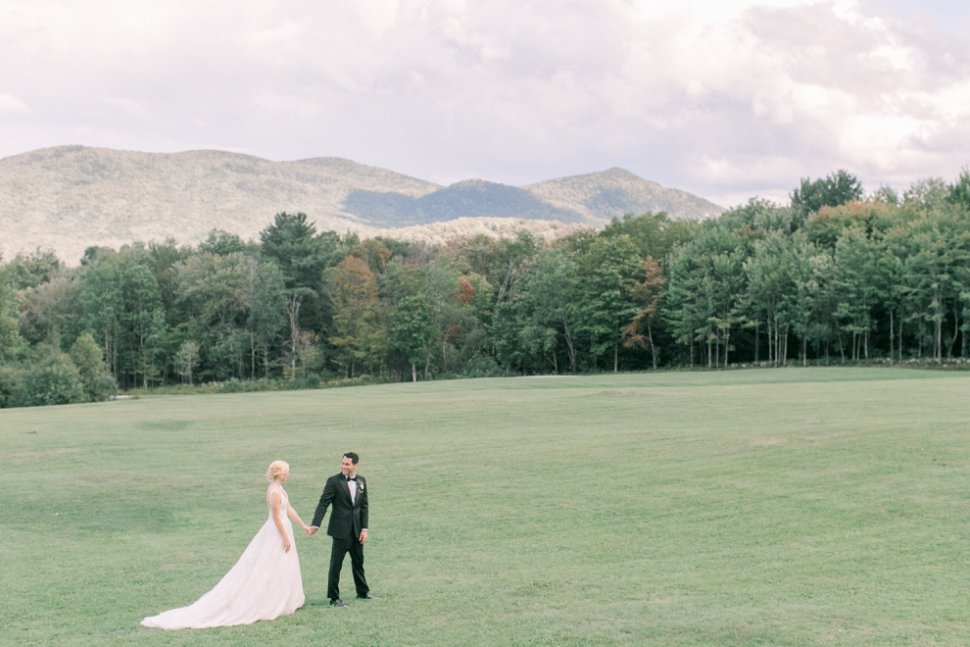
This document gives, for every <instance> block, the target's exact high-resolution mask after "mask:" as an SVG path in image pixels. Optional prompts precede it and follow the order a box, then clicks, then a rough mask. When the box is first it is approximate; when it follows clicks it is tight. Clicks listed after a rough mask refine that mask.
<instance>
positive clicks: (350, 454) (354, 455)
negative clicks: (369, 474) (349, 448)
mask: <svg viewBox="0 0 970 647" xmlns="http://www.w3.org/2000/svg"><path fill="white" fill-rule="evenodd" d="M344 457H345V458H349V459H350V462H351V463H353V464H354V465H356V464H357V461H359V460H360V456H358V455H357V453H356V452H347V453H345V454H344Z"/></svg>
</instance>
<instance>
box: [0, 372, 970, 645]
mask: <svg viewBox="0 0 970 647" xmlns="http://www.w3.org/2000/svg"><path fill="white" fill-rule="evenodd" d="M968 392H970V375H967V374H965V373H960V374H948V373H942V372H917V371H907V370H898V369H831V370H830V369H785V370H761V371H744V372H723V373H656V374H644V375H620V376H600V377H577V378H546V379H542V378H535V379H529V378H518V379H495V380H468V381H455V382H429V383H419V384H416V385H413V384H395V385H384V386H372V387H358V388H347V389H330V390H321V391H297V392H287V393H266V394H242V395H220V396H195V397H192V396H183V397H148V398H142V399H138V400H126V401H116V402H110V403H103V404H93V405H80V406H66V407H50V408H43V409H19V410H3V411H0V485H2V492H3V514H2V516H0V568H2V583H3V586H2V587H0V627H2V628H0V644H10V645H78V646H80V645H93V644H99V645H188V644H192V645H203V646H207V645H241V644H252V645H255V644H283V643H284V642H285V643H286V644H328V645H336V644H345V645H347V644H355V645H393V646H398V645H422V646H426V647H434V646H442V647H443V646H449V647H450V646H454V645H516V646H518V645H522V646H525V645H601V646H607V645H664V646H677V645H684V646H686V645H696V646H701V645H703V646H709V645H726V646H727V645H737V646H741V645H744V646H747V645H792V646H795V645H853V646H856V645H873V646H876V645H878V646H880V647H883V646H886V645H963V644H966V639H967V637H968V636H970V607H968V604H967V583H968V582H970V561H968V560H970V551H968V548H970V539H968V537H970V520H968V519H970V516H968V514H967V510H968V505H967V504H968V502H970V495H968V492H970V443H968V433H967V432H968V420H970V399H968V398H967V394H968ZM350 449H353V450H356V451H358V452H359V453H360V454H361V460H362V462H361V473H363V474H365V475H366V476H367V477H368V484H369V486H370V488H371V507H372V510H371V524H370V525H371V529H372V538H371V541H370V543H369V544H368V547H367V564H366V565H367V572H368V577H369V580H370V582H371V586H372V588H373V590H374V592H375V594H377V595H380V596H381V597H382V599H381V600H380V601H377V602H363V603H361V602H357V603H354V602H351V606H350V607H349V608H347V609H331V608H329V607H328V606H327V605H326V599H325V593H326V563H327V556H328V552H329V538H327V537H325V536H319V535H318V536H317V537H314V538H307V537H306V536H304V535H299V536H298V538H297V547H298V550H299V551H300V558H301V563H302V566H303V578H304V585H305V588H306V590H307V595H308V604H307V606H306V607H304V608H303V609H301V610H300V611H298V612H297V613H296V614H295V615H293V616H290V617H287V618H282V619H278V620H275V621H272V622H261V623H256V624H254V625H250V626H246V627H236V628H220V629H210V630H197V631H188V632H186V631H182V632H173V633H168V632H160V631H157V630H148V629H144V628H142V627H140V626H139V625H138V623H139V621H140V620H141V618H142V617H143V616H146V615H151V614H154V613H157V612H158V611H161V610H164V609H167V608H171V607H174V606H181V605H184V604H188V603H190V602H192V601H194V600H195V599H196V598H197V597H198V596H199V595H201V594H202V593H203V592H205V591H206V590H208V589H209V588H210V587H211V586H212V585H213V584H214V583H215V582H216V581H217V580H218V579H219V578H220V577H221V576H222V575H223V574H224V573H225V572H226V570H228V568H229V567H230V566H232V564H233V563H234V561H235V560H236V558H237V557H238V556H239V554H240V553H241V551H242V549H243V548H244V547H245V545H246V544H247V542H248V541H249V540H250V538H251V537H252V535H253V534H254V533H255V532H256V530H257V529H258V528H259V526H260V525H261V523H262V522H263V520H264V518H265V514H266V512H265V509H264V505H263V492H264V488H265V483H264V481H263V479H262V474H263V472H264V470H265V468H266V465H267V464H268V463H269V462H270V461H271V460H273V459H275V458H282V459H285V460H287V461H289V462H290V464H291V467H292V474H293V478H292V480H291V482H290V484H289V486H288V490H289V492H290V499H291V501H292V502H293V504H294V505H295V506H296V508H297V510H298V511H299V512H300V514H301V515H302V516H303V517H304V519H307V520H309V518H310V517H311V516H312V513H313V507H314V505H315V503H316V499H317V497H318V496H319V491H320V488H321V487H322V484H323V481H324V479H325V477H326V476H328V475H329V474H333V473H335V472H336V471H337V470H338V463H339V457H340V454H341V453H342V452H343V451H346V450H350ZM349 571H350V569H349V564H348V566H347V567H346V568H345V569H344V579H343V583H342V586H343V588H344V589H345V590H347V591H352V583H351V581H350V572H349Z"/></svg>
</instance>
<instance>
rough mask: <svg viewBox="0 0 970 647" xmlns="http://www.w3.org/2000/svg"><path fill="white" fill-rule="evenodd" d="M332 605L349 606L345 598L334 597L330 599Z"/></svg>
mask: <svg viewBox="0 0 970 647" xmlns="http://www.w3.org/2000/svg"><path fill="white" fill-rule="evenodd" d="M330 606H332V607H345V606H347V603H346V602H344V601H343V600H341V599H340V598H334V599H333V600H330Z"/></svg>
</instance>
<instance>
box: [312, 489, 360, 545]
mask: <svg viewBox="0 0 970 647" xmlns="http://www.w3.org/2000/svg"><path fill="white" fill-rule="evenodd" d="M327 508H332V510H331V512H330V523H329V524H328V525H327V534H328V535H330V536H331V537H340V538H345V537H350V536H353V537H355V538H359V537H360V531H361V530H363V529H364V528H367V527H368V526H367V480H366V479H365V478H364V477H363V476H361V475H360V474H358V475H357V497H356V499H355V500H354V501H353V502H351V500H350V486H349V485H348V484H347V479H345V478H344V475H343V474H334V475H333V476H331V477H330V478H328V479H327V483H326V484H325V485H324V486H323V494H321V495H320V502H319V503H318V504H317V511H316V512H315V513H314V514H313V523H311V524H310V525H311V526H316V527H317V528H319V527H320V523H321V522H322V521H323V518H324V516H326V514H327Z"/></svg>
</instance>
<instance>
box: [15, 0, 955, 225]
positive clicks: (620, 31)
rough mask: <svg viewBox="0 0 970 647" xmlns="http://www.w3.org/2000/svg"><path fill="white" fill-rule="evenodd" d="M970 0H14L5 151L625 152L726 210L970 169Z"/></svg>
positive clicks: (535, 172)
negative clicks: (833, 185)
mask: <svg viewBox="0 0 970 647" xmlns="http://www.w3.org/2000/svg"><path fill="white" fill-rule="evenodd" d="M968 28H970V3H962V2H957V1H956V0H828V1H822V2H819V1H815V0H701V1H696V2H694V1H691V0H669V1H668V0H533V1H530V0H313V1H312V2H311V1H305V0H280V1H270V0H226V1H222V0H205V1H202V2H200V1H199V0H166V1H165V2H162V1H160V0H4V2H2V3H0V66H2V70H3V71H2V72H0V158H2V157H7V156H10V155H16V154H18V153H23V152H27V151H30V150H34V149H37V148H43V147H47V146H56V145H63V144H82V145H87V146H103V147H109V148H119V149H127V150H137V151H147V152H177V151H184V150H194V149H220V150H230V151H237V152H242V153H247V154H251V155H256V156H258V157H263V158H266V159H271V160H297V159H304V158H309V157H344V158H349V159H352V160H354V161H357V162H360V163H364V164H370V165H374V166H380V167H384V168H388V169H391V170H394V171H397V172H400V173H405V174H407V175H411V176H414V177H418V178H421V179H424V180H430V181H433V182H438V183H442V184H447V183H450V182H454V181H458V180H462V179H468V178H482V179H487V180H492V181H496V182H504V183H507V184H512V185H516V186H522V185H526V184H529V183H532V182H537V181H541V180H546V179H552V178H556V177H563V176H567V175H577V174H582V173H589V172H594V171H600V170H605V169H607V168H610V167H614V166H619V167H622V168H625V169H628V170H630V171H632V172H634V173H636V174H637V175H639V176H641V177H643V178H646V179H649V180H653V181H656V182H659V183H661V184H663V185H665V186H671V187H675V188H680V189H684V190H687V191H691V192H693V193H697V194H698V195H701V196H703V197H706V198H708V199H710V200H713V201H715V202H717V203H719V204H721V205H723V206H728V207H730V206H734V205H736V204H739V203H742V202H745V201H747V200H748V199H749V198H751V197H755V196H759V197H765V198H768V199H772V200H776V201H779V202H785V201H787V196H788V194H789V192H790V191H791V189H792V188H794V187H795V186H797V184H798V182H799V179H800V178H803V177H811V178H817V177H822V176H824V175H827V174H828V173H831V172H834V171H835V170H837V169H840V168H844V169H847V170H849V171H851V172H852V173H855V174H856V175H857V176H858V177H859V178H860V179H861V180H862V182H863V184H864V186H865V188H866V189H867V190H868V191H874V190H875V189H877V188H879V187H880V186H883V185H886V186H891V187H894V188H897V189H900V190H902V189H905V188H906V187H908V186H910V185H911V184H912V183H913V182H915V181H917V180H920V179H924V178H927V177H942V178H943V179H945V180H947V181H953V180H955V179H956V178H957V176H958V175H959V174H960V172H961V170H962V169H964V168H966V167H968V165H970V46H968V45H967V40H966V34H967V33H968Z"/></svg>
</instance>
